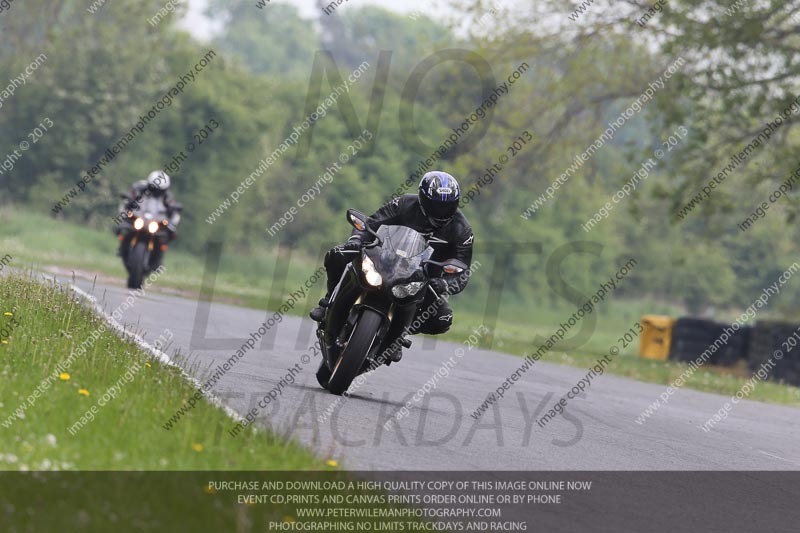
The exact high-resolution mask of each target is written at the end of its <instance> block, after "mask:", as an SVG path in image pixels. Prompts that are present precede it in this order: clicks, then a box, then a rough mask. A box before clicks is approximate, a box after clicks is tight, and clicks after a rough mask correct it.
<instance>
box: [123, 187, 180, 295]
mask: <svg viewBox="0 0 800 533" xmlns="http://www.w3.org/2000/svg"><path fill="white" fill-rule="evenodd" d="M120 196H121V197H122V198H123V199H125V200H129V198H128V196H127V195H120ZM173 209H176V210H178V211H180V209H181V207H180V206H175V207H174V208H173ZM124 215H125V216H123V218H122V220H121V222H120V233H119V239H120V240H121V241H123V242H124V245H123V247H122V253H121V256H122V263H123V264H124V265H125V268H126V270H127V271H128V288H129V289H141V288H142V283H143V282H144V280H145V278H146V277H147V276H149V275H150V274H151V273H153V272H154V271H155V270H156V269H158V267H159V266H160V265H161V260H162V258H163V256H164V252H166V251H167V249H168V245H167V243H168V242H169V240H170V234H171V233H172V232H174V231H175V228H173V227H172V226H171V225H170V222H169V218H168V213H167V208H166V207H165V206H164V204H163V203H162V201H161V200H160V199H159V198H152V197H149V198H145V199H143V200H142V201H141V203H140V204H139V205H138V206H137V207H136V208H135V209H133V210H128V211H127V212H126V213H125V214H124Z"/></svg>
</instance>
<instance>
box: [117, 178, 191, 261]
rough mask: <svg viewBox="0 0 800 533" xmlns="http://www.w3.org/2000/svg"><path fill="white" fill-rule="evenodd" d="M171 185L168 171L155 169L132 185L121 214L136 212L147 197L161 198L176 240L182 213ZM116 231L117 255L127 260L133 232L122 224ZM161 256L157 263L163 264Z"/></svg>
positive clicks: (120, 209)
mask: <svg viewBox="0 0 800 533" xmlns="http://www.w3.org/2000/svg"><path fill="white" fill-rule="evenodd" d="M171 186H172V180H171V179H170V177H169V175H167V173H166V172H164V171H163V170H154V171H153V172H151V173H150V174H149V175H148V176H147V179H143V180H140V181H137V182H135V183H134V184H133V185H132V186H131V189H130V191H129V192H128V198H127V200H124V201H123V202H122V203H121V204H120V206H119V212H120V214H121V215H123V217H124V216H125V215H126V214H127V213H129V212H130V213H134V214H135V213H136V212H137V211H138V210H139V209H140V208H141V207H142V204H143V202H144V201H145V199H147V198H155V199H157V200H159V206H162V205H163V209H164V211H163V212H164V213H166V218H167V220H169V224H168V225H167V232H168V233H169V239H170V240H171V241H172V240H175V239H176V238H177V236H178V224H180V221H181V213H180V208H179V206H178V203H177V202H176V201H175V196H174V195H173V194H172V191H170V187H171ZM123 220H124V218H123ZM115 233H116V234H117V235H118V236H120V245H119V249H118V250H117V255H118V256H120V257H122V260H123V261H126V260H127V258H126V257H125V254H126V253H127V251H128V249H129V246H128V244H129V243H130V239H131V237H132V236H133V232H127V233H126V232H125V227H124V226H123V225H120V226H117V227H116V228H115ZM160 257H161V254H159V255H158V256H157V257H156V259H157V261H156V264H161V261H160Z"/></svg>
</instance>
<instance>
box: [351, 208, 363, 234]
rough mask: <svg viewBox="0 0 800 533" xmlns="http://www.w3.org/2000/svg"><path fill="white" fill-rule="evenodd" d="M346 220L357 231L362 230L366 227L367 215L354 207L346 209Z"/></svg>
mask: <svg viewBox="0 0 800 533" xmlns="http://www.w3.org/2000/svg"><path fill="white" fill-rule="evenodd" d="M347 221H348V222H349V223H350V225H351V226H353V227H354V228H356V229H357V230H358V231H364V230H365V229H367V217H366V215H364V213H362V212H361V211H358V210H356V209H348V210H347Z"/></svg>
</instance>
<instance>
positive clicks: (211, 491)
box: [203, 485, 217, 494]
mask: <svg viewBox="0 0 800 533" xmlns="http://www.w3.org/2000/svg"><path fill="white" fill-rule="evenodd" d="M203 492H205V493H206V494H214V493H216V492H217V489H215V488H214V487H212V486H211V485H206V487H205V488H204V489H203Z"/></svg>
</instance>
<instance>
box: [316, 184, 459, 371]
mask: <svg viewBox="0 0 800 533" xmlns="http://www.w3.org/2000/svg"><path fill="white" fill-rule="evenodd" d="M460 198H461V188H460V186H459V184H458V180H456V179H455V178H454V177H453V176H451V175H450V174H448V173H446V172H442V171H433V172H428V173H427V174H425V175H424V176H423V177H422V180H421V181H420V183H419V191H418V193H417V194H406V195H403V196H400V197H397V198H395V199H393V200H391V201H390V202H388V203H386V204H385V205H384V206H383V207H381V208H380V209H378V210H377V211H376V212H375V213H374V214H373V215H372V216H370V217H369V218H368V220H367V223H368V224H369V227H370V228H372V229H373V230H374V231H377V230H378V228H379V227H380V226H383V225H396V226H407V227H409V228H412V229H414V230H416V231H418V232H419V233H422V234H426V235H428V236H431V237H435V238H437V239H441V240H443V241H446V244H438V243H432V244H431V246H432V247H433V249H434V252H433V255H432V256H431V259H432V260H433V261H439V262H442V261H445V260H447V259H458V260H459V261H462V262H463V263H465V264H466V265H470V264H471V262H472V245H473V241H474V240H475V238H474V236H473V234H472V227H471V226H470V224H469V222H467V219H466V217H465V216H464V214H463V213H462V212H461V210H459V209H458V204H459V200H460ZM372 238H373V236H372V235H371V234H370V233H369V232H367V231H358V230H353V232H352V235H351V236H350V238H349V239H348V241H347V242H346V243H345V244H343V245H341V246H337V247H335V248H333V249H332V250H330V251H329V252H328V253H327V254H326V255H325V269H326V270H327V273H328V287H327V289H328V292H327V294H326V295H325V297H324V298H322V299H321V300H320V302H319V303H320V305H319V306H318V307H316V308H314V309H313V310H312V311H311V312H310V313H309V316H311V318H312V319H313V320H315V321H317V322H322V321H323V320H324V318H325V307H326V306H327V305H328V303H329V299H330V295H331V294H332V293H333V290H334V289H335V287H336V285H337V284H338V283H339V280H340V278H341V277H342V274H343V273H344V270H345V268H346V267H347V264H348V263H350V261H351V260H352V254H349V253H346V252H348V251H354V250H357V251H360V250H361V249H362V247H363V246H364V244H366V243H369V242H370V241H371V240H372ZM468 280H469V272H466V275H464V274H451V275H445V276H444V277H433V278H432V279H431V280H430V286H431V288H432V289H433V290H434V292H435V293H436V294H437V295H442V294H445V293H446V294H448V295H453V294H458V293H460V292H461V291H463V290H464V288H465V287H466V286H467V282H468ZM424 311H427V312H428V315H429V318H428V319H427V320H425V321H422V323H421V324H420V325H419V326H418V327H417V328H414V325H415V324H419V322H420V321H417V320H414V321H412V327H411V328H410V329H409V331H408V333H409V334H411V335H414V334H417V333H424V334H427V335H439V334H442V333H445V332H446V331H447V330H448V329H450V326H451V325H452V324H453V311H452V309H451V308H450V305H449V304H448V302H447V300H446V299H440V298H438V297H437V296H434V294H433V293H431V291H427V294H426V296H425V300H424V301H423V303H422V304H421V305H420V306H419V307H418V309H417V315H418V316H419V315H420V314H421V313H422V312H424ZM386 356H387V359H388V360H389V361H392V362H397V361H400V359H401V358H402V348H401V347H400V346H398V345H396V344H395V345H393V346H391V347H390V352H389V353H387V354H386Z"/></svg>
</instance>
